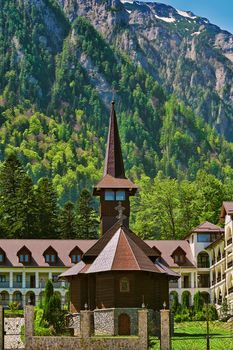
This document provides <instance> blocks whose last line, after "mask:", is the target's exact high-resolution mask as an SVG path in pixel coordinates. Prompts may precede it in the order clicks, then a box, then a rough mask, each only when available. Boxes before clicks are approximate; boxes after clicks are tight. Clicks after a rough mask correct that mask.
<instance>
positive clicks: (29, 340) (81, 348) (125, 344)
mask: <svg viewBox="0 0 233 350" xmlns="http://www.w3.org/2000/svg"><path fill="white" fill-rule="evenodd" d="M147 313H148V312H147V310H140V311H138V336H130V337H127V338H125V337H122V338H120V337H117V338H116V337H114V336H113V337H112V338H103V337H101V338H98V336H92V334H93V332H94V329H93V325H94V322H93V318H94V315H93V312H91V311H82V312H81V327H80V329H81V336H80V337H71V336H70V337H35V336H34V335H33V333H32V325H33V320H34V318H33V309H32V306H29V307H28V306H27V308H26V310H25V327H26V328H27V327H29V328H28V330H27V329H25V334H26V339H25V340H26V342H25V350H45V349H56V350H64V349H76V350H147V349H148V336H147ZM100 314H101V313H98V315H100ZM97 317H98V316H97Z"/></svg>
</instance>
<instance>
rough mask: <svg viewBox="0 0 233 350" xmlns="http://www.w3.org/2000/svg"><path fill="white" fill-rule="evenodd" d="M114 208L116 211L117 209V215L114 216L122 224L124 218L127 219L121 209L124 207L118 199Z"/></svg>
mask: <svg viewBox="0 0 233 350" xmlns="http://www.w3.org/2000/svg"><path fill="white" fill-rule="evenodd" d="M115 209H116V211H118V215H117V216H116V218H117V219H118V220H119V223H120V225H121V226H122V225H123V222H124V220H125V219H127V216H125V215H124V214H123V211H124V210H125V208H124V207H123V206H122V203H121V202H120V201H119V202H118V205H117V206H116V207H115Z"/></svg>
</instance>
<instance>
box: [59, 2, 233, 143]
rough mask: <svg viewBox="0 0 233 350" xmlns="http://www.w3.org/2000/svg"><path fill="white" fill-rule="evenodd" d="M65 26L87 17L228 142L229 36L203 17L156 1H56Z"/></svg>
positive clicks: (232, 53) (231, 98)
mask: <svg viewBox="0 0 233 350" xmlns="http://www.w3.org/2000/svg"><path fill="white" fill-rule="evenodd" d="M60 4H61V6H62V7H63V9H64V11H65V13H66V14H67V16H68V18H69V19H70V20H71V22H72V21H73V20H74V19H75V18H76V17H77V16H85V17H87V18H88V19H89V20H90V21H91V23H92V24H93V25H94V27H95V28H96V29H97V30H98V31H100V32H101V33H102V34H103V35H104V37H105V38H106V39H107V40H108V41H109V42H110V43H111V44H114V45H115V46H116V47H117V48H119V49H121V50H122V51H124V52H126V53H127V54H129V55H130V57H131V58H132V59H133V60H134V62H137V63H140V64H141V66H142V67H143V68H144V69H145V70H146V71H147V72H148V73H149V74H150V75H152V76H153V77H154V78H155V79H157V80H158V81H159V82H160V83H161V84H162V85H163V86H164V87H165V88H166V90H167V91H168V92H175V94H176V95H177V96H178V97H179V98H180V99H181V100H183V101H184V102H185V103H187V104H188V105H189V106H191V107H192V108H193V109H194V110H195V112H196V114H198V115H201V116H202V117H204V119H205V120H206V121H207V122H208V123H209V124H210V125H212V126H213V127H215V128H216V129H217V130H218V131H219V132H220V133H221V134H224V135H225V136H226V137H227V138H228V139H229V140H232V139H233V136H232V135H233V133H232V131H233V129H232V125H233V123H232V115H233V83H232V81H233V36H232V34H230V33H228V32H226V31H222V30H221V29H220V28H219V27H217V26H216V25H213V24H211V23H210V22H209V21H208V19H206V18H201V17H198V16H196V15H194V14H193V13H191V12H186V11H180V10H176V9H174V8H173V7H171V6H167V5H163V4H159V3H156V2H148V3H145V2H139V1H131V0H129V1H126V0H122V1H120V0H112V1H100V0H87V1H84V0H83V1H82V0H72V1H66V0H61V1H60Z"/></svg>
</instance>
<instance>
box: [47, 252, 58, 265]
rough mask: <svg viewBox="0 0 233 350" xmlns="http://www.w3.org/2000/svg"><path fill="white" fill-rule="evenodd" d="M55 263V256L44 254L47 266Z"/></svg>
mask: <svg viewBox="0 0 233 350" xmlns="http://www.w3.org/2000/svg"><path fill="white" fill-rule="evenodd" d="M55 261H56V255H55V254H46V255H45V262H47V263H48V264H50V263H55Z"/></svg>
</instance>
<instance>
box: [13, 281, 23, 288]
mask: <svg viewBox="0 0 233 350" xmlns="http://www.w3.org/2000/svg"><path fill="white" fill-rule="evenodd" d="M22 287H23V284H22V282H16V281H13V288H22Z"/></svg>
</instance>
